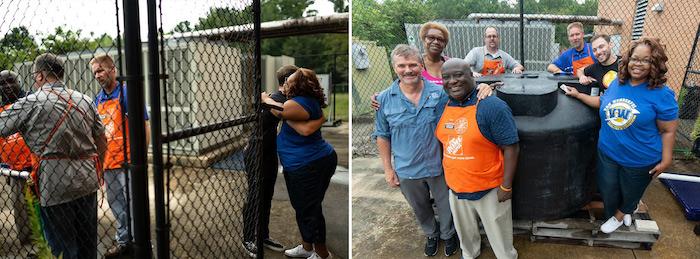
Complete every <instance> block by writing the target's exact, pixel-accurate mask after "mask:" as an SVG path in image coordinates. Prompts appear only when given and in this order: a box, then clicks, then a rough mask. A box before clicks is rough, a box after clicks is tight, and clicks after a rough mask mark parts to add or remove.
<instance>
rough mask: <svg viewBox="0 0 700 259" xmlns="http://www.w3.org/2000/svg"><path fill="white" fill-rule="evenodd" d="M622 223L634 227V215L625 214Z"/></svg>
mask: <svg viewBox="0 0 700 259" xmlns="http://www.w3.org/2000/svg"><path fill="white" fill-rule="evenodd" d="M622 222H624V223H625V226H628V227H629V226H632V215H630V214H625V216H623V217H622Z"/></svg>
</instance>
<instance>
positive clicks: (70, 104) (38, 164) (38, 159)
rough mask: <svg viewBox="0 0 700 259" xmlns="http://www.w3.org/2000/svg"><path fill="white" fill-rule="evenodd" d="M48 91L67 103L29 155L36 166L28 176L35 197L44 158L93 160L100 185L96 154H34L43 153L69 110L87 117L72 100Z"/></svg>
mask: <svg viewBox="0 0 700 259" xmlns="http://www.w3.org/2000/svg"><path fill="white" fill-rule="evenodd" d="M49 92H50V93H52V94H55V95H56V96H58V98H59V99H61V100H63V101H64V102H66V103H68V107H66V111H65V112H63V114H62V115H61V118H60V119H59V120H58V121H57V122H56V125H54V127H53V128H52V129H51V131H50V132H49V135H48V136H47V137H46V141H44V145H43V146H42V147H41V148H40V149H39V150H38V152H36V153H32V156H31V158H32V163H33V164H34V165H36V166H34V167H33V168H32V173H31V174H30V177H31V179H32V181H33V182H34V191H35V192H36V194H37V197H38V198H41V197H40V196H39V194H40V192H39V177H40V175H39V167H41V161H44V160H61V159H75V160H92V161H93V162H95V169H96V170H97V172H96V173H97V182H98V184H99V185H100V186H101V185H102V184H103V183H104V181H103V178H102V163H100V157H99V156H98V155H97V154H92V155H87V156H83V157H60V156H55V157H54V156H51V157H44V156H40V155H36V154H43V153H44V149H46V146H48V144H49V142H50V141H51V139H53V135H54V134H56V131H57V130H58V128H60V127H61V125H62V124H63V122H65V121H66V118H67V117H68V115H69V113H70V111H71V110H75V111H77V112H78V113H80V114H81V115H82V116H83V118H85V117H87V114H86V113H85V112H84V111H83V110H81V109H79V108H78V107H77V106H75V103H74V102H73V100H72V99H66V98H64V97H63V96H61V95H60V94H58V93H56V92H55V91H54V90H53V89H52V90H49Z"/></svg>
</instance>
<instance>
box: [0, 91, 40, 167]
mask: <svg viewBox="0 0 700 259" xmlns="http://www.w3.org/2000/svg"><path fill="white" fill-rule="evenodd" d="M11 105H12V104H8V105H6V106H5V107H4V108H0V112H1V111H3V110H5V109H7V108H8V107H10V106H11ZM0 158H2V161H3V162H5V163H7V164H8V165H9V166H10V169H12V170H17V171H21V170H25V169H27V168H32V152H31V151H30V150H29V147H27V143H25V142H24V138H22V135H21V134H20V133H19V132H17V133H15V134H12V135H10V136H8V137H7V138H2V137H0Z"/></svg>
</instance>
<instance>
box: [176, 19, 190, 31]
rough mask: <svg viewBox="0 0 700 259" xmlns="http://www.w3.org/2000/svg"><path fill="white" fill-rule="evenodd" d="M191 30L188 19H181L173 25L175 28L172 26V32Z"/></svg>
mask: <svg viewBox="0 0 700 259" xmlns="http://www.w3.org/2000/svg"><path fill="white" fill-rule="evenodd" d="M188 31H192V25H191V24H190V21H182V22H179V23H177V25H175V28H173V31H172V32H188Z"/></svg>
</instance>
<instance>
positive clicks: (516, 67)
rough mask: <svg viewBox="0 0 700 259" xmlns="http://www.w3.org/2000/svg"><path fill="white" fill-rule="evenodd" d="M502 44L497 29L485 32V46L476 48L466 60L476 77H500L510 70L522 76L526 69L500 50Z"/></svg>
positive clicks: (492, 28) (488, 29) (489, 28)
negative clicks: (499, 75)
mask: <svg viewBox="0 0 700 259" xmlns="http://www.w3.org/2000/svg"><path fill="white" fill-rule="evenodd" d="M500 44H501V40H500V35H499V33H498V30H496V28H495V27H488V28H486V30H485V31H484V46H480V47H475V48H473V49H472V50H470V51H469V53H467V57H465V58H464V59H465V60H466V61H467V63H468V64H469V65H470V66H471V70H472V72H473V73H474V77H480V76H482V75H485V76H487V75H498V74H503V73H505V72H506V69H510V70H511V72H513V73H516V74H520V73H522V72H523V70H525V67H523V65H521V64H520V63H518V61H516V60H515V59H514V58H513V57H512V56H510V55H509V54H508V53H506V52H505V51H503V50H500V49H498V48H499V46H500Z"/></svg>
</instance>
